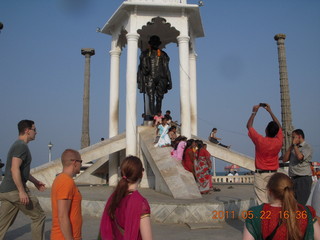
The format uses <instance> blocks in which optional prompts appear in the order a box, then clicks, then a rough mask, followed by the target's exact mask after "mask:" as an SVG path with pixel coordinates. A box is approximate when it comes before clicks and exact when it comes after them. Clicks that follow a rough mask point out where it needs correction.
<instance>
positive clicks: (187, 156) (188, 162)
mask: <svg viewBox="0 0 320 240" xmlns="http://www.w3.org/2000/svg"><path fill="white" fill-rule="evenodd" d="M195 145H196V142H195V141H194V139H189V140H188V141H187V145H186V147H185V149H184V152H183V158H182V165H183V167H184V169H186V170H187V171H189V172H191V173H192V174H193V175H194V176H195V173H194V160H195V154H194V152H193V148H194V147H195Z"/></svg>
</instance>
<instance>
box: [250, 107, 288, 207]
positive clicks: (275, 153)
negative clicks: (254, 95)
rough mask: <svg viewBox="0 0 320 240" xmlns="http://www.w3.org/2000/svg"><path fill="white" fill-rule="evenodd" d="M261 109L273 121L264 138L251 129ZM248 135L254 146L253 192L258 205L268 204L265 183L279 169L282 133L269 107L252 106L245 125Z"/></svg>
mask: <svg viewBox="0 0 320 240" xmlns="http://www.w3.org/2000/svg"><path fill="white" fill-rule="evenodd" d="M260 107H262V108H264V109H266V110H267V112H268V113H269V114H270V116H271V118H272V120H273V121H271V122H269V124H268V125H267V127H266V130H265V133H266V136H265V137H264V136H262V135H260V134H259V133H258V132H257V131H256V130H255V129H254V128H253V120H254V117H255V116H256V114H257V112H258V109H259V108H260ZM247 128H248V131H249V133H248V135H249V137H250V138H251V140H252V142H253V143H254V145H255V155H256V156H255V167H256V170H255V174H254V192H255V195H256V200H257V202H258V204H259V205H260V204H262V203H268V202H269V200H268V195H267V183H268V181H269V179H270V177H271V176H272V175H273V174H274V173H275V172H276V171H277V170H278V168H279V152H280V150H281V148H282V142H283V133H282V129H281V124H280V122H279V120H278V119H277V118H276V116H275V115H274V114H273V113H272V111H271V108H270V105H269V104H266V103H260V105H255V106H253V109H252V114H251V116H250V118H249V120H248V123H247Z"/></svg>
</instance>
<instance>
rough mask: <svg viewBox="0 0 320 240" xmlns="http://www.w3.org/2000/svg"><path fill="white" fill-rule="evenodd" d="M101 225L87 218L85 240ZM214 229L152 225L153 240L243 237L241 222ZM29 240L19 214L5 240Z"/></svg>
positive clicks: (27, 222)
mask: <svg viewBox="0 0 320 240" xmlns="http://www.w3.org/2000/svg"><path fill="white" fill-rule="evenodd" d="M51 223H52V222H51V214H50V213H47V219H46V226H45V239H50V228H51ZM99 224H100V219H98V218H90V217H85V218H84V224H83V228H82V233H83V240H94V239H97V233H98V230H99ZM214 227H215V229H196V230H191V229H190V228H189V227H188V226H187V225H185V224H159V223H153V224H152V230H153V238H154V239H155V240H164V239H165V240H189V239H190V240H208V239H218V240H219V239H224V240H236V239H241V237H242V229H243V223H242V222H241V221H240V220H229V221H228V222H226V223H223V224H219V225H214ZM29 239H30V240H31V233H30V220H29V218H28V217H26V216H24V215H23V214H22V213H19V215H18V217H17V219H16V221H15V223H14V224H13V225H12V226H11V228H10V229H9V231H8V233H7V235H6V237H5V239H4V240H29Z"/></svg>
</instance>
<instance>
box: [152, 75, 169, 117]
mask: <svg viewBox="0 0 320 240" xmlns="http://www.w3.org/2000/svg"><path fill="white" fill-rule="evenodd" d="M166 82H167V80H166V79H163V78H160V77H159V78H158V79H157V81H156V83H157V85H156V87H155V96H156V97H155V98H156V106H155V108H156V109H155V110H156V111H157V113H158V112H159V111H161V110H162V99H163V96H164V94H165V93H166V92H167V86H166Z"/></svg>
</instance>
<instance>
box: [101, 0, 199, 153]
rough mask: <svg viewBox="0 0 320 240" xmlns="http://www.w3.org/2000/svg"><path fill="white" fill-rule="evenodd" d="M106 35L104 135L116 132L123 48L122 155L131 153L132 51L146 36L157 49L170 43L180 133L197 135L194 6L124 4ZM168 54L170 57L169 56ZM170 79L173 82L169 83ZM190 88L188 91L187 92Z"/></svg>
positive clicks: (157, 1) (145, 0) (136, 0)
mask: <svg viewBox="0 0 320 240" xmlns="http://www.w3.org/2000/svg"><path fill="white" fill-rule="evenodd" d="M101 32H102V33H105V34H109V35H111V36H112V43H111V51H110V57H111V66H110V111H109V114H110V115H109V119H110V126H109V133H110V137H113V136H115V135H117V134H118V125H119V114H118V113H119V109H118V108H119V70H120V67H119V58H120V54H121V51H122V49H123V47H124V46H125V45H127V69H126V82H127V92H126V103H127V104H126V138H127V148H126V151H127V155H129V154H131V155H136V153H137V144H136V143H137V132H136V131H137V130H136V126H137V125H136V116H137V111H136V98H137V94H136V92H137V84H136V83H137V68H138V63H137V59H138V48H141V49H142V50H144V49H145V48H146V47H147V46H148V40H149V38H150V36H152V35H158V36H159V37H160V39H161V41H162V45H161V46H160V48H163V47H165V46H166V45H167V44H170V43H176V44H178V48H179V59H180V102H181V124H182V129H181V133H182V135H185V136H186V137H188V138H189V137H191V134H194V135H196V134H197V108H196V106H197V101H196V98H197V96H196V89H197V88H196V53H195V39H196V38H198V37H203V36H204V33H203V28H202V23H201V18H200V14H199V6H198V5H191V4H187V3H186V1H185V0H184V1H181V0H127V1H124V2H123V3H122V5H121V6H120V7H119V8H118V10H117V11H116V12H115V13H114V14H113V16H112V17H111V18H110V19H109V21H108V22H107V23H106V24H105V25H104V27H103V28H102V29H101ZM169 55H170V53H169ZM174 80H175V81H176V80H177V79H174ZM190 89H192V91H190Z"/></svg>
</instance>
